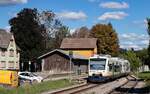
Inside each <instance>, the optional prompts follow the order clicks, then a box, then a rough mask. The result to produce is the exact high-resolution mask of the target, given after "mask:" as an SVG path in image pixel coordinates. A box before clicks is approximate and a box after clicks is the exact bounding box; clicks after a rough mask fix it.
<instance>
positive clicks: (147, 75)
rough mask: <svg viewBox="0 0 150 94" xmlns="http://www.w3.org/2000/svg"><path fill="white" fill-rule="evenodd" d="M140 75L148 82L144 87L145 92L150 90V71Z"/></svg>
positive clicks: (139, 75)
mask: <svg viewBox="0 0 150 94" xmlns="http://www.w3.org/2000/svg"><path fill="white" fill-rule="evenodd" d="M138 77H139V78H141V79H143V80H144V81H145V83H146V86H145V87H144V88H143V92H150V71H147V72H141V73H139V74H138Z"/></svg>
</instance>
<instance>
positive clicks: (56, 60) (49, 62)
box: [38, 49, 88, 73]
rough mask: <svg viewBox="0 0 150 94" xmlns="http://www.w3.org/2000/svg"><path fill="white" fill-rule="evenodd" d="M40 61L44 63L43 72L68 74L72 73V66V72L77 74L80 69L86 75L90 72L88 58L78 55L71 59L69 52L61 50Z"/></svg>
mask: <svg viewBox="0 0 150 94" xmlns="http://www.w3.org/2000/svg"><path fill="white" fill-rule="evenodd" d="M38 59H39V60H41V62H42V63H41V64H42V71H51V72H53V73H68V72H70V66H71V72H77V71H78V70H79V69H80V70H81V72H84V73H86V72H87V71H88V58H85V57H83V56H80V55H77V54H73V56H72V57H70V56H69V53H68V52H65V51H63V50H60V49H55V50H53V51H51V52H48V53H46V54H44V55H42V56H40V57H39V58H38ZM70 60H71V63H70Z"/></svg>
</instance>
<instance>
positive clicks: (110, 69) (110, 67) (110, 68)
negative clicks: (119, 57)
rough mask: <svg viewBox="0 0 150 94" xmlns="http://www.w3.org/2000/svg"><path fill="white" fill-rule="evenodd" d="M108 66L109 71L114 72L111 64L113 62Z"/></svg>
mask: <svg viewBox="0 0 150 94" xmlns="http://www.w3.org/2000/svg"><path fill="white" fill-rule="evenodd" d="M108 66H109V71H112V70H113V64H111V62H108Z"/></svg>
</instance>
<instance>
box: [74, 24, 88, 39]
mask: <svg viewBox="0 0 150 94" xmlns="http://www.w3.org/2000/svg"><path fill="white" fill-rule="evenodd" d="M89 33H90V30H89V29H88V28H87V27H86V26H83V27H81V28H79V29H76V30H75V32H73V34H72V37H73V38H88V37H89Z"/></svg>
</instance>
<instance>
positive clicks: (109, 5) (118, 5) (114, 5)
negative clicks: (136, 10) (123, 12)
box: [99, 2, 129, 9]
mask: <svg viewBox="0 0 150 94" xmlns="http://www.w3.org/2000/svg"><path fill="white" fill-rule="evenodd" d="M99 6H100V7H102V8H113V9H123V8H129V5H128V4H127V3H126V2H121V3H120V2H105V3H100V5H99Z"/></svg>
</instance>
